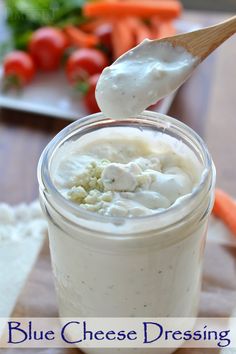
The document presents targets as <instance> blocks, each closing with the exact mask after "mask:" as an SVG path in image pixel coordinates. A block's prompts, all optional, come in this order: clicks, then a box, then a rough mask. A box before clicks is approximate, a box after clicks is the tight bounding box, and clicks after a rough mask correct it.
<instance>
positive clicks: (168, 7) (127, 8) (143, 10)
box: [83, 0, 182, 19]
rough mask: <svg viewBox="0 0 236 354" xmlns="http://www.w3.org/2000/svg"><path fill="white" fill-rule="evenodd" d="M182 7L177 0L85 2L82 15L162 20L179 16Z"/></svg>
mask: <svg viewBox="0 0 236 354" xmlns="http://www.w3.org/2000/svg"><path fill="white" fill-rule="evenodd" d="M181 10H182V6H181V3H180V2H179V1H177V0H165V1H163V0H155V1H153V0H145V1H138V0H127V1H122V2H118V1H104V0H101V1H97V2H87V3H85V5H84V7H83V14H84V15H85V16H88V17H90V16H91V17H93V16H95V17H96V16H102V17H105V16H113V17H124V16H137V17H141V18H148V17H150V16H155V15H158V16H159V17H160V18H163V19H173V18H176V17H178V16H179V15H180V14H181Z"/></svg>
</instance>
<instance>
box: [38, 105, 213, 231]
mask: <svg viewBox="0 0 236 354" xmlns="http://www.w3.org/2000/svg"><path fill="white" fill-rule="evenodd" d="M134 121H136V122H137V121H142V122H144V121H145V122H149V123H150V125H149V127H150V126H151V123H152V124H157V123H159V125H158V126H159V127H160V128H162V129H163V130H166V129H171V128H172V129H175V130H176V131H178V132H179V133H181V134H183V135H184V136H185V137H186V138H187V137H191V141H192V143H195V144H196V145H197V146H198V148H199V149H200V151H201V153H202V158H203V163H204V170H205V171H206V173H204V174H203V175H202V178H201V181H200V182H199V184H198V185H197V186H196V188H195V189H194V190H193V192H192V193H191V194H189V195H186V196H185V197H184V199H183V200H182V201H181V203H174V204H173V205H172V206H170V207H169V208H167V209H165V210H163V211H159V212H156V213H154V214H148V215H145V216H138V217H135V216H134V217H127V216H126V217H120V216H119V217H118V216H110V215H108V216H106V215H100V214H98V213H96V212H92V211H88V210H86V209H85V208H83V207H81V206H80V205H78V204H76V203H74V202H72V201H70V200H68V199H66V198H65V197H64V196H63V195H62V194H61V193H60V192H59V190H58V189H57V188H56V187H55V185H54V183H53V181H52V178H51V175H50V162H51V160H52V159H53V156H54V154H55V152H56V151H57V150H58V148H60V147H61V146H62V145H63V144H64V143H65V142H66V141H68V140H70V138H71V137H73V136H74V135H76V133H77V132H78V129H82V128H84V127H88V124H91V125H92V126H95V125H96V124H98V123H100V124H101V128H105V127H106V126H104V125H105V124H118V122H119V123H120V124H121V125H122V123H123V124H124V123H125V122H126V123H127V122H129V123H131V122H134ZM113 126H114V125H113ZM37 175H38V181H39V188H40V193H41V194H42V193H43V196H44V197H45V198H46V196H48V195H50V197H51V198H50V200H51V202H50V204H51V206H52V207H53V209H55V210H56V211H57V212H58V213H59V214H60V211H59V209H58V208H57V206H58V205H60V210H63V211H65V210H67V212H66V213H64V212H63V214H61V216H62V217H63V218H65V219H66V220H67V221H69V222H72V223H73V224H75V225H78V226H80V227H81V224H80V222H79V221H80V220H81V219H86V220H89V221H91V222H93V221H94V222H96V221H97V222H102V223H105V224H113V225H116V226H119V225H123V224H124V223H125V224H126V225H127V224H129V225H135V224H136V223H137V222H142V221H145V222H146V221H147V222H149V221H151V220H154V219H155V224H157V225H158V220H161V218H162V219H163V218H164V217H165V218H170V216H171V215H172V216H173V215H174V214H178V213H179V214H181V213H180V210H181V209H183V208H184V207H187V206H190V205H193V204H194V201H195V200H196V199H197V197H198V196H199V195H200V194H202V193H203V194H204V195H205V193H204V191H205V190H206V185H207V186H208V187H207V190H208V191H209V190H211V188H212V186H213V185H214V183H215V169H214V163H213V161H212V158H211V156H210V154H209V151H208V149H207V146H206V144H205V143H204V141H203V140H202V138H201V137H200V136H199V135H198V134H197V133H196V132H195V131H194V130H193V129H191V128H190V127H188V126H187V125H186V124H184V123H182V122H180V121H179V120H177V119H175V118H172V117H170V116H167V115H164V114H161V113H157V112H151V111H144V112H143V113H142V114H140V115H138V116H137V117H131V118H128V119H122V120H120V121H119V120H113V119H111V118H106V117H105V116H104V115H103V114H102V113H96V114H92V115H89V116H86V117H84V118H80V119H79V120H77V121H75V122H73V123H71V124H70V125H68V126H67V127H65V128H64V129H62V130H61V131H60V132H59V133H58V134H57V135H56V136H55V137H54V138H53V139H52V140H51V141H50V142H49V144H48V145H47V146H46V148H45V149H44V151H43V152H42V154H41V157H40V159H39V163H38V170H37ZM204 195H203V197H204ZM46 199H47V202H49V200H48V198H46ZM52 201H53V202H52ZM201 201H202V199H201V200H200V203H198V204H201ZM195 207H196V208H197V207H199V205H196V206H195ZM196 208H195V210H196ZM189 209H190V211H189V212H187V213H186V215H184V216H183V217H180V218H179V219H178V218H177V219H178V220H176V219H174V218H172V219H173V220H175V221H174V222H172V223H169V224H168V225H166V226H164V228H166V227H171V226H174V224H175V223H179V222H181V221H182V220H183V219H184V217H186V216H189V215H190V214H191V211H193V210H191V208H189ZM169 220H170V219H169ZM160 224H161V223H160ZM82 227H83V226H82ZM88 229H89V230H91V229H90V228H88ZM159 229H160V228H158V230H159ZM96 232H97V234H99V233H101V235H104V233H105V234H106V233H107V234H111V233H112V232H109V231H108V232H104V231H102V232H100V231H98V230H96ZM133 233H134V234H137V232H133ZM129 235H130V233H129Z"/></svg>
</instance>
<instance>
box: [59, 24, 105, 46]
mask: <svg viewBox="0 0 236 354" xmlns="http://www.w3.org/2000/svg"><path fill="white" fill-rule="evenodd" d="M65 32H66V34H67V36H68V37H69V40H70V41H71V43H72V44H74V45H75V46H78V47H81V48H90V47H94V46H96V45H97V44H98V42H99V40H98V38H97V36H95V35H94V34H91V33H85V32H83V31H82V30H80V29H79V28H77V27H75V26H67V27H65Z"/></svg>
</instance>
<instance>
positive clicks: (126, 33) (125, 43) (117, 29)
mask: <svg viewBox="0 0 236 354" xmlns="http://www.w3.org/2000/svg"><path fill="white" fill-rule="evenodd" d="M135 44H136V43H135V39H134V36H133V33H132V32H131V31H130V30H129V28H127V20H126V19H120V20H117V21H114V22H113V30H112V49H113V57H114V59H117V58H118V57H119V56H121V55H122V54H124V53H125V52H127V50H129V49H131V48H132V47H134V46H135Z"/></svg>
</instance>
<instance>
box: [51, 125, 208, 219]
mask: <svg viewBox="0 0 236 354" xmlns="http://www.w3.org/2000/svg"><path fill="white" fill-rule="evenodd" d="M55 161H56V162H55V163H54V167H53V181H54V184H55V185H56V187H57V188H58V190H59V191H60V192H61V193H62V194H63V196H64V197H65V198H67V199H70V200H72V201H73V202H76V203H78V204H79V205H80V206H82V207H83V208H85V209H87V210H89V211H93V212H97V213H99V214H102V215H110V216H121V217H133V216H143V215H149V214H153V213H156V212H159V211H162V210H164V209H167V208H169V207H170V206H171V205H173V204H174V203H176V202H177V201H180V200H181V198H183V197H184V196H186V195H188V194H189V193H192V190H193V188H194V187H195V185H196V184H197V183H198V182H199V179H200V174H201V169H199V168H198V166H199V164H198V162H197V161H196V159H194V155H193V154H191V151H190V149H188V148H187V146H186V145H185V144H183V143H181V141H178V140H177V139H175V138H172V137H170V136H168V135H167V134H163V133H153V132H152V133H151V132H148V131H142V132H141V131H139V130H138V129H135V128H128V127H126V128H117V127H116V128H105V129H101V130H100V131H99V132H98V131H96V132H94V133H89V134H88V135H87V136H86V137H85V136H84V137H82V138H80V139H78V140H77V141H74V142H69V143H67V144H64V146H63V147H62V148H61V149H60V150H59V152H58V153H57V155H56V158H55Z"/></svg>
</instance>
